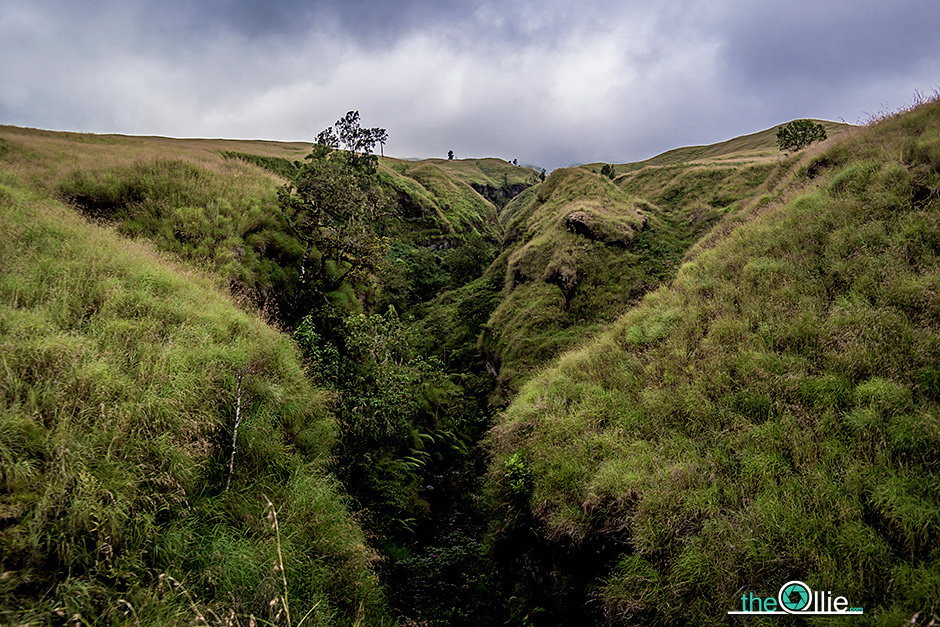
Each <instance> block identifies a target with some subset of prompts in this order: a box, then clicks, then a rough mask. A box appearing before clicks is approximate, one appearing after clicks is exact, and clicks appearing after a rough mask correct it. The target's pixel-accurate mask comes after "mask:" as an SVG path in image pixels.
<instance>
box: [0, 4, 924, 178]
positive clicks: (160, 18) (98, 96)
mask: <svg viewBox="0 0 940 627" xmlns="http://www.w3.org/2000/svg"><path fill="white" fill-rule="evenodd" d="M938 25H940V0H890V1H885V0H877V1H875V0H841V1H832V0H814V1H812V2H806V1H804V0H788V1H785V2H784V1H778V0H708V1H707V2H706V1H695V2H692V1H670V0H660V1H654V0H644V1H642V2H636V1H633V0H620V1H619V2H614V1H607V0H568V1H564V2H563V1H558V0H543V1H538V2H536V1H532V0H529V1H526V0H496V1H490V0H478V1H476V2H469V1H467V2H465V1H462V0H456V1H451V2H448V1H446V0H398V1H391V0H370V1H366V0H307V1H299V0H284V1H280V2H278V1H276V0H268V1H250V0H198V1H197V0H188V1H178V0H161V1H158V2H145V1H143V0H113V1H112V0H99V1H91V0H71V1H59V2H54V1H48V0H0V124H14V125H18V126H30V127H38V128H46V129H53V130H69V131H85V132H97V133H127V134H142V135H167V136H172V137H228V138H246V139H249V138H262V139H278V140H291V141H311V140H312V139H313V137H314V136H315V135H316V134H317V133H318V132H319V131H320V130H322V129H323V128H325V127H327V126H330V125H331V124H332V123H333V122H334V121H335V120H337V119H338V118H339V117H341V116H342V115H343V114H344V113H345V112H346V111H349V110H353V109H355V110H358V111H359V112H360V114H361V116H362V122H363V124H364V125H366V126H381V127H384V128H386V129H387V130H388V134H389V141H388V142H387V144H386V145H385V154H387V155H394V156H400V157H443V156H445V155H446V154H447V151H448V150H453V151H454V152H455V154H456V156H457V157H458V158H460V157H483V156H496V157H502V158H504V159H518V160H519V162H520V163H525V164H532V165H538V166H544V167H547V168H549V169H551V168H555V167H559V166H564V165H572V164H576V163H585V162H593V161H607V162H625V161H634V160H639V159H644V158H647V157H650V156H652V155H654V154H657V153H659V152H662V151H665V150H668V149H671V148H675V147H678V146H686V145H694V144H705V143H711V142H715V141H721V140H724V139H728V138H731V137H734V136H737V135H742V134H745V133H749V132H754V131H758V130H761V129H764V128H768V127H770V126H773V125H774V124H777V123H780V122H784V121H787V120H791V119H795V118H802V117H812V118H824V119H830V120H836V121H839V120H844V121H846V122H850V123H856V122H859V121H864V120H865V119H866V118H868V117H870V116H872V115H875V114H878V113H880V112H886V111H891V110H893V109H897V108H899V107H901V106H904V105H906V104H908V103H910V102H911V101H912V99H913V98H914V97H915V91H917V92H920V93H923V94H930V93H932V92H933V90H934V89H938V88H940V36H938V35H937V32H936V30H937V26H938Z"/></svg>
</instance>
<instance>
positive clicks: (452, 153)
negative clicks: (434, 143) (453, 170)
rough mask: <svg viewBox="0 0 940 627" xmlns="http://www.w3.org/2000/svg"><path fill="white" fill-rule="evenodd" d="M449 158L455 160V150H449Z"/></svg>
mask: <svg viewBox="0 0 940 627" xmlns="http://www.w3.org/2000/svg"><path fill="white" fill-rule="evenodd" d="M447 158H448V159H450V160H451V161H453V160H454V151H453V150H448V151H447Z"/></svg>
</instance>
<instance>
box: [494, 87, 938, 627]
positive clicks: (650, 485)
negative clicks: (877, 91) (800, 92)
mask: <svg viewBox="0 0 940 627" xmlns="http://www.w3.org/2000/svg"><path fill="white" fill-rule="evenodd" d="M774 176H775V177H776V178H779V179H780V181H779V183H777V184H776V185H774V187H773V189H772V191H770V193H768V194H767V195H766V196H764V197H763V198H761V199H760V200H759V201H758V202H756V203H754V204H753V205H750V206H749V207H748V208H747V209H744V210H742V211H741V212H735V213H733V214H731V215H729V216H728V217H727V218H725V222H724V223H722V222H720V223H719V225H718V227H717V229H716V230H715V231H714V232H713V235H712V236H711V237H709V238H708V241H707V243H703V244H702V245H699V246H696V248H695V250H694V251H693V256H692V257H691V258H690V259H689V260H688V261H686V263H684V264H683V265H682V266H681V268H680V269H679V271H678V275H677V276H676V279H675V280H674V281H673V282H671V283H670V284H668V285H667V286H664V287H662V288H660V289H658V290H656V291H655V292H653V293H651V294H649V295H648V296H647V297H646V298H644V299H643V301H642V302H641V303H640V304H639V305H638V306H636V307H635V308H633V309H631V310H629V311H628V312H626V313H624V315H622V316H621V317H619V318H618V319H617V321H616V322H614V323H613V324H612V325H610V326H608V327H607V328H605V329H604V331H603V332H602V333H600V334H598V335H597V337H596V338H595V339H593V340H592V341H591V342H589V343H587V344H585V345H584V346H582V347H581V348H579V349H577V350H574V351H571V352H569V353H567V354H565V355H564V356H563V357H562V358H561V359H560V360H558V361H557V362H556V363H555V364H554V365H552V367H550V368H549V369H547V370H546V371H544V372H542V373H541V374H539V375H538V376H537V377H535V378H534V379H532V380H530V381H529V382H528V383H527V384H526V385H525V387H524V388H523V389H522V391H521V393H520V394H519V396H518V397H517V398H516V399H515V401H514V402H513V403H512V405H511V406H510V407H509V409H508V410H507V412H506V413H505V415H504V416H502V417H501V418H500V420H499V424H498V425H497V426H496V427H495V428H494V430H493V433H492V443H493V446H494V448H495V450H496V452H497V454H496V457H495V459H494V460H493V462H492V464H491V466H490V480H491V489H492V492H493V499H494V501H495V502H496V503H498V504H499V505H498V507H499V511H501V514H500V516H499V528H498V529H499V531H498V533H497V540H496V541H497V542H501V543H502V544H500V545H499V546H502V547H503V549H504V550H507V551H512V550H513V549H512V548H511V547H513V546H515V547H516V549H515V550H516V551H517V552H518V554H517V555H516V556H515V557H514V558H508V557H507V558H506V561H507V563H509V564H511V566H508V567H507V568H508V570H509V571H510V572H509V575H507V577H508V578H509V579H510V580H512V581H515V582H516V583H515V586H516V587H515V590H516V594H523V592H522V591H524V590H526V585H528V586H529V588H528V590H529V593H530V595H531V594H533V592H532V591H533V588H534V589H537V590H538V593H539V594H541V595H542V597H538V596H537V595H534V596H532V598H533V599H538V598H548V599H564V600H566V601H567V602H569V603H574V602H580V603H583V604H586V605H585V606H584V607H587V608H592V607H593V608H594V610H593V611H592V610H590V609H588V610H587V612H588V614H589V615H590V616H592V617H593V620H598V621H602V622H610V623H618V624H619V623H631V624H632V623H636V624H654V623H655V624H678V623H696V624H717V623H723V622H725V620H726V618H727V616H726V615H725V612H726V611H730V610H735V609H740V607H739V606H740V600H739V598H740V596H741V594H742V593H746V592H748V591H754V592H755V593H764V594H774V593H775V592H776V590H777V589H778V588H779V586H780V585H781V584H782V583H783V582H784V581H789V580H792V579H799V580H802V581H805V582H807V583H808V584H809V585H810V586H811V587H813V588H814V589H823V590H832V591H833V593H834V594H839V595H844V596H846V597H847V598H848V599H850V603H851V604H853V605H858V606H862V607H864V609H865V614H866V618H868V619H869V620H872V619H874V620H877V621H878V622H880V623H883V624H901V623H903V622H905V621H906V620H908V619H910V618H911V617H912V616H914V615H915V614H918V613H919V614H920V615H927V616H930V615H936V614H937V612H938V611H940V606H938V599H940V549H938V547H940V491H938V486H940V467H938V465H937V450H938V447H940V371H938V367H937V364H938V363H940V342H938V338H940V303H938V300H937V294H938V288H940V260H938V254H940V219H938V216H940V212H938V209H940V195H938V192H937V190H938V189H940V103H937V102H934V103H932V104H929V105H925V106H922V107H920V108H918V109H915V110H914V111H913V112H910V113H906V114H902V115H900V116H897V117H894V118H890V119H887V120H885V121H883V122H880V123H878V124H876V125H874V126H872V127H870V128H866V129H862V130H860V131H858V132H857V133H853V134H851V135H849V136H846V137H845V139H844V140H842V141H838V140H837V141H835V142H829V143H827V145H826V146H824V147H823V148H822V149H817V150H814V151H810V153H809V154H807V155H805V156H804V157H803V158H802V159H801V160H800V162H799V163H798V164H797V165H795V166H794V167H789V168H785V169H784V170H783V171H781V172H779V173H777V174H775V175H774ZM533 530H536V531H537V534H538V537H537V539H535V540H532V539H531V538H532V536H531V534H532V531H533ZM526 538H528V539H526ZM546 555H547V556H549V557H546ZM532 564H541V565H542V567H543V568H542V570H539V571H538V572H533V566H532ZM527 565H528V566H527ZM527 568H528V570H527ZM527 578H528V579H527ZM525 581H528V584H526V583H522V582H525ZM545 602H546V603H548V602H550V601H545ZM543 611H544V607H543ZM556 615H557V614H556Z"/></svg>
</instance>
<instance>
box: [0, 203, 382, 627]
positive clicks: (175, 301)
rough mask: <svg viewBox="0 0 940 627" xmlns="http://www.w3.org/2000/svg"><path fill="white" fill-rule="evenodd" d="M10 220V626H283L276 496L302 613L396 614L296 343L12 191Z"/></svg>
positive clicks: (2, 344) (4, 285)
mask: <svg viewBox="0 0 940 627" xmlns="http://www.w3.org/2000/svg"><path fill="white" fill-rule="evenodd" d="M0 214H2V216H3V220H2V221H0V481H2V489H0V517H2V520H3V523H2V525H0V562H2V564H0V570H2V572H3V576H2V578H0V608H3V612H2V614H0V620H2V621H3V622H14V623H21V622H28V623H46V622H50V623H58V622H64V621H72V620H74V621H77V622H79V623H82V624H123V623H132V622H133V623H141V624H181V623H189V622H192V621H193V620H194V618H195V616H194V609H193V608H194V607H195V608H198V611H199V612H201V613H202V614H203V615H204V616H205V617H210V618H211V617H225V616H230V617H241V619H240V620H242V623H243V624H247V622H248V617H249V616H250V615H254V616H256V617H258V618H265V617H267V618H270V615H269V605H268V602H269V600H270V599H271V598H274V597H275V596H276V595H277V594H282V592H281V588H282V585H281V583H279V582H280V581H281V577H280V575H279V574H276V573H275V572H274V570H273V569H272V568H271V564H272V560H273V559H274V557H275V555H276V553H277V542H276V539H275V537H274V535H273V534H272V532H271V530H270V528H269V527H267V525H266V524H265V523H264V516H265V511H266V510H265V500H264V499H263V497H262V495H268V496H269V497H270V498H271V501H272V502H273V503H275V504H276V506H277V508H278V515H279V517H280V525H281V528H280V529H281V534H282V535H281V541H282V543H283V549H284V551H283V553H284V573H285V577H286V580H287V581H288V582H289V585H290V591H289V592H290V599H291V610H292V611H293V612H294V613H295V615H296V614H298V613H299V615H301V616H302V615H304V614H306V613H307V612H308V611H310V618H308V620H309V621H310V622H311V623H312V624H318V623H319V624H322V623H331V622H336V623H340V624H346V623H348V622H352V621H353V620H356V618H357V616H360V615H361V614H362V613H366V614H367V615H369V616H372V617H374V618H375V619H376V620H379V619H380V618H381V616H382V600H381V596H380V593H379V591H378V585H377V582H376V580H375V577H374V575H373V574H372V572H371V569H370V562H371V561H372V559H373V556H372V554H371V552H370V551H369V550H368V549H367V548H366V546H365V543H364V539H363V536H362V533H361V531H360V530H359V528H358V527H357V525H356V524H355V522H354V521H353V520H352V518H351V517H350V515H349V512H348V511H347V509H346V506H345V504H344V502H343V500H342V499H341V497H340V496H339V493H338V489H337V486H336V485H335V482H334V481H333V480H332V479H331V478H330V477H329V476H328V475H327V473H326V472H325V470H324V464H325V462H326V461H327V459H328V455H329V450H330V446H331V442H332V441H333V436H334V426H333V422H332V417H331V413H330V403H331V400H330V396H329V394H327V393H326V392H325V391H323V390H318V389H315V388H313V387H311V385H310V383H309V381H308V379H307V378H306V377H305V374H304V371H303V367H302V364H301V362H300V359H299V356H298V355H297V352H296V350H295V349H294V347H293V346H292V344H291V342H290V341H289V340H288V339H287V338H286V337H284V336H283V335H281V334H279V333H278V332H276V331H275V330H273V329H271V328H269V327H267V326H265V325H264V324H263V323H261V322H260V321H258V320H257V319H256V318H254V317H252V316H251V315H250V314H249V313H246V312H244V311H243V310H240V309H239V308H238V307H236V306H235V305H234V304H233V303H232V301H231V300H230V299H229V298H227V297H225V296H222V295H221V294H220V292H219V291H218V289H217V288H216V286H215V285H214V284H213V281H211V280H209V279H208V278H206V277H205V276H203V275H200V274H197V273H193V272H190V271H185V270H182V269H181V268H180V267H179V266H177V265H175V264H174V263H171V262H169V261H167V260H166V259H164V258H162V257H161V256H159V255H158V254H156V253H154V252H153V251H152V250H151V249H150V248H149V247H148V246H146V245H143V244H139V243H131V242H128V241H126V240H122V239H120V238H119V237H118V236H117V235H115V234H114V233H113V232H110V231H109V230H107V229H102V228H100V227H98V226H95V225H92V224H88V223H86V222H84V221H83V220H82V219H80V218H78V217H76V216H75V215H74V214H73V213H72V212H71V211H70V210H69V209H67V208H65V207H63V206H61V205H59V204H57V203H55V202H51V201H48V200H43V199H42V197H41V196H38V195H36V194H35V193H34V192H28V191H25V190H24V189H22V188H14V187H10V186H8V185H0ZM239 382H240V385H239ZM238 391H243V398H244V400H243V412H244V416H243V419H242V424H241V428H240V430H239V431H238V434H237V455H236V456H235V457H234V459H233V464H232V475H231V485H230V488H229V489H228V490H225V489H224V488H225V486H226V483H227V479H228V462H229V460H230V453H231V442H232V437H233V434H232V430H233V427H234V419H235V408H236V404H237V403H238V399H237V396H238ZM161 575H165V577H161ZM167 577H170V578H172V579H174V580H176V581H178V582H179V583H180V584H181V586H182V587H180V586H175V585H170V584H168V583H167V582H168V581H170V580H169V579H167ZM183 589H185V590H186V591H188V592H187V594H189V597H190V598H187V595H186V594H183V592H182V591H181V590H183ZM283 594H284V595H285V596H286V592H283ZM213 620H214V619H213ZM220 620H221V619H220Z"/></svg>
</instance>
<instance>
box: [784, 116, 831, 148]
mask: <svg viewBox="0 0 940 627" xmlns="http://www.w3.org/2000/svg"><path fill="white" fill-rule="evenodd" d="M824 139H826V128H825V127H824V126H823V125H822V124H819V123H818V122H813V121H812V120H793V121H792V122H787V123H786V124H784V125H782V126H781V127H780V128H778V129H777V146H779V147H780V150H785V151H793V152H796V151H797V150H802V149H803V148H806V147H807V146H809V145H810V144H812V143H813V142H817V141H822V140H824Z"/></svg>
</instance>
